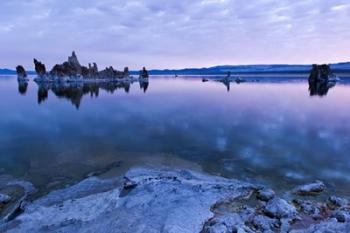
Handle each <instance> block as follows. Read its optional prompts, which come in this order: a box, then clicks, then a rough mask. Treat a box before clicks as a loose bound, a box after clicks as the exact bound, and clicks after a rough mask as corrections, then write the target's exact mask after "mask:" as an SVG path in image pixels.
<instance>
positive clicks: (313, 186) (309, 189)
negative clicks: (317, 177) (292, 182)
mask: <svg viewBox="0 0 350 233" xmlns="http://www.w3.org/2000/svg"><path fill="white" fill-rule="evenodd" d="M325 189H326V186H325V185H324V183H323V182H322V181H316V182H314V183H310V184H305V185H300V186H298V187H296V188H295V189H294V190H293V192H294V193H295V194H297V195H301V196H310V195H311V196H312V195H317V194H320V193H321V192H323V191H324V190H325Z"/></svg>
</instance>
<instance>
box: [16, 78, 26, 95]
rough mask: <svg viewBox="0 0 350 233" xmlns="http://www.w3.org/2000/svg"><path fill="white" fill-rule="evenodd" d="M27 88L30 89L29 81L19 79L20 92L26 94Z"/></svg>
mask: <svg viewBox="0 0 350 233" xmlns="http://www.w3.org/2000/svg"><path fill="white" fill-rule="evenodd" d="M27 89H28V82H27V81H18V92H19V93H20V94H21V95H25V94H26V93H27Z"/></svg>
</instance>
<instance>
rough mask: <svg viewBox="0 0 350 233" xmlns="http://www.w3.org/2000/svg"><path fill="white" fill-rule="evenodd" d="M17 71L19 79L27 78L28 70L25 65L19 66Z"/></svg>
mask: <svg viewBox="0 0 350 233" xmlns="http://www.w3.org/2000/svg"><path fill="white" fill-rule="evenodd" d="M16 72H17V76H18V79H21V80H23V79H25V78H27V72H26V70H25V69H24V67H23V66H21V65H19V66H17V67H16Z"/></svg>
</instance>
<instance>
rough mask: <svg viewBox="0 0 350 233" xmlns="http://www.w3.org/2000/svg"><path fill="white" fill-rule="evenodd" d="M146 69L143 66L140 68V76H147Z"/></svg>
mask: <svg viewBox="0 0 350 233" xmlns="http://www.w3.org/2000/svg"><path fill="white" fill-rule="evenodd" d="M148 77H149V75H148V71H147V70H146V68H145V67H143V68H142V70H141V71H140V78H148Z"/></svg>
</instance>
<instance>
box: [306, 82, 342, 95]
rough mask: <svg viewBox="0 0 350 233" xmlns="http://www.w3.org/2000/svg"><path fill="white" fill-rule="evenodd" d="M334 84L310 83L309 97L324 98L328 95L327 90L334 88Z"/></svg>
mask: <svg viewBox="0 0 350 233" xmlns="http://www.w3.org/2000/svg"><path fill="white" fill-rule="evenodd" d="M335 84H336V83H335V82H310V81H309V92H310V96H315V95H318V96H325V95H327V94H328V91H329V89H331V88H332V87H334V86H335Z"/></svg>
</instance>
